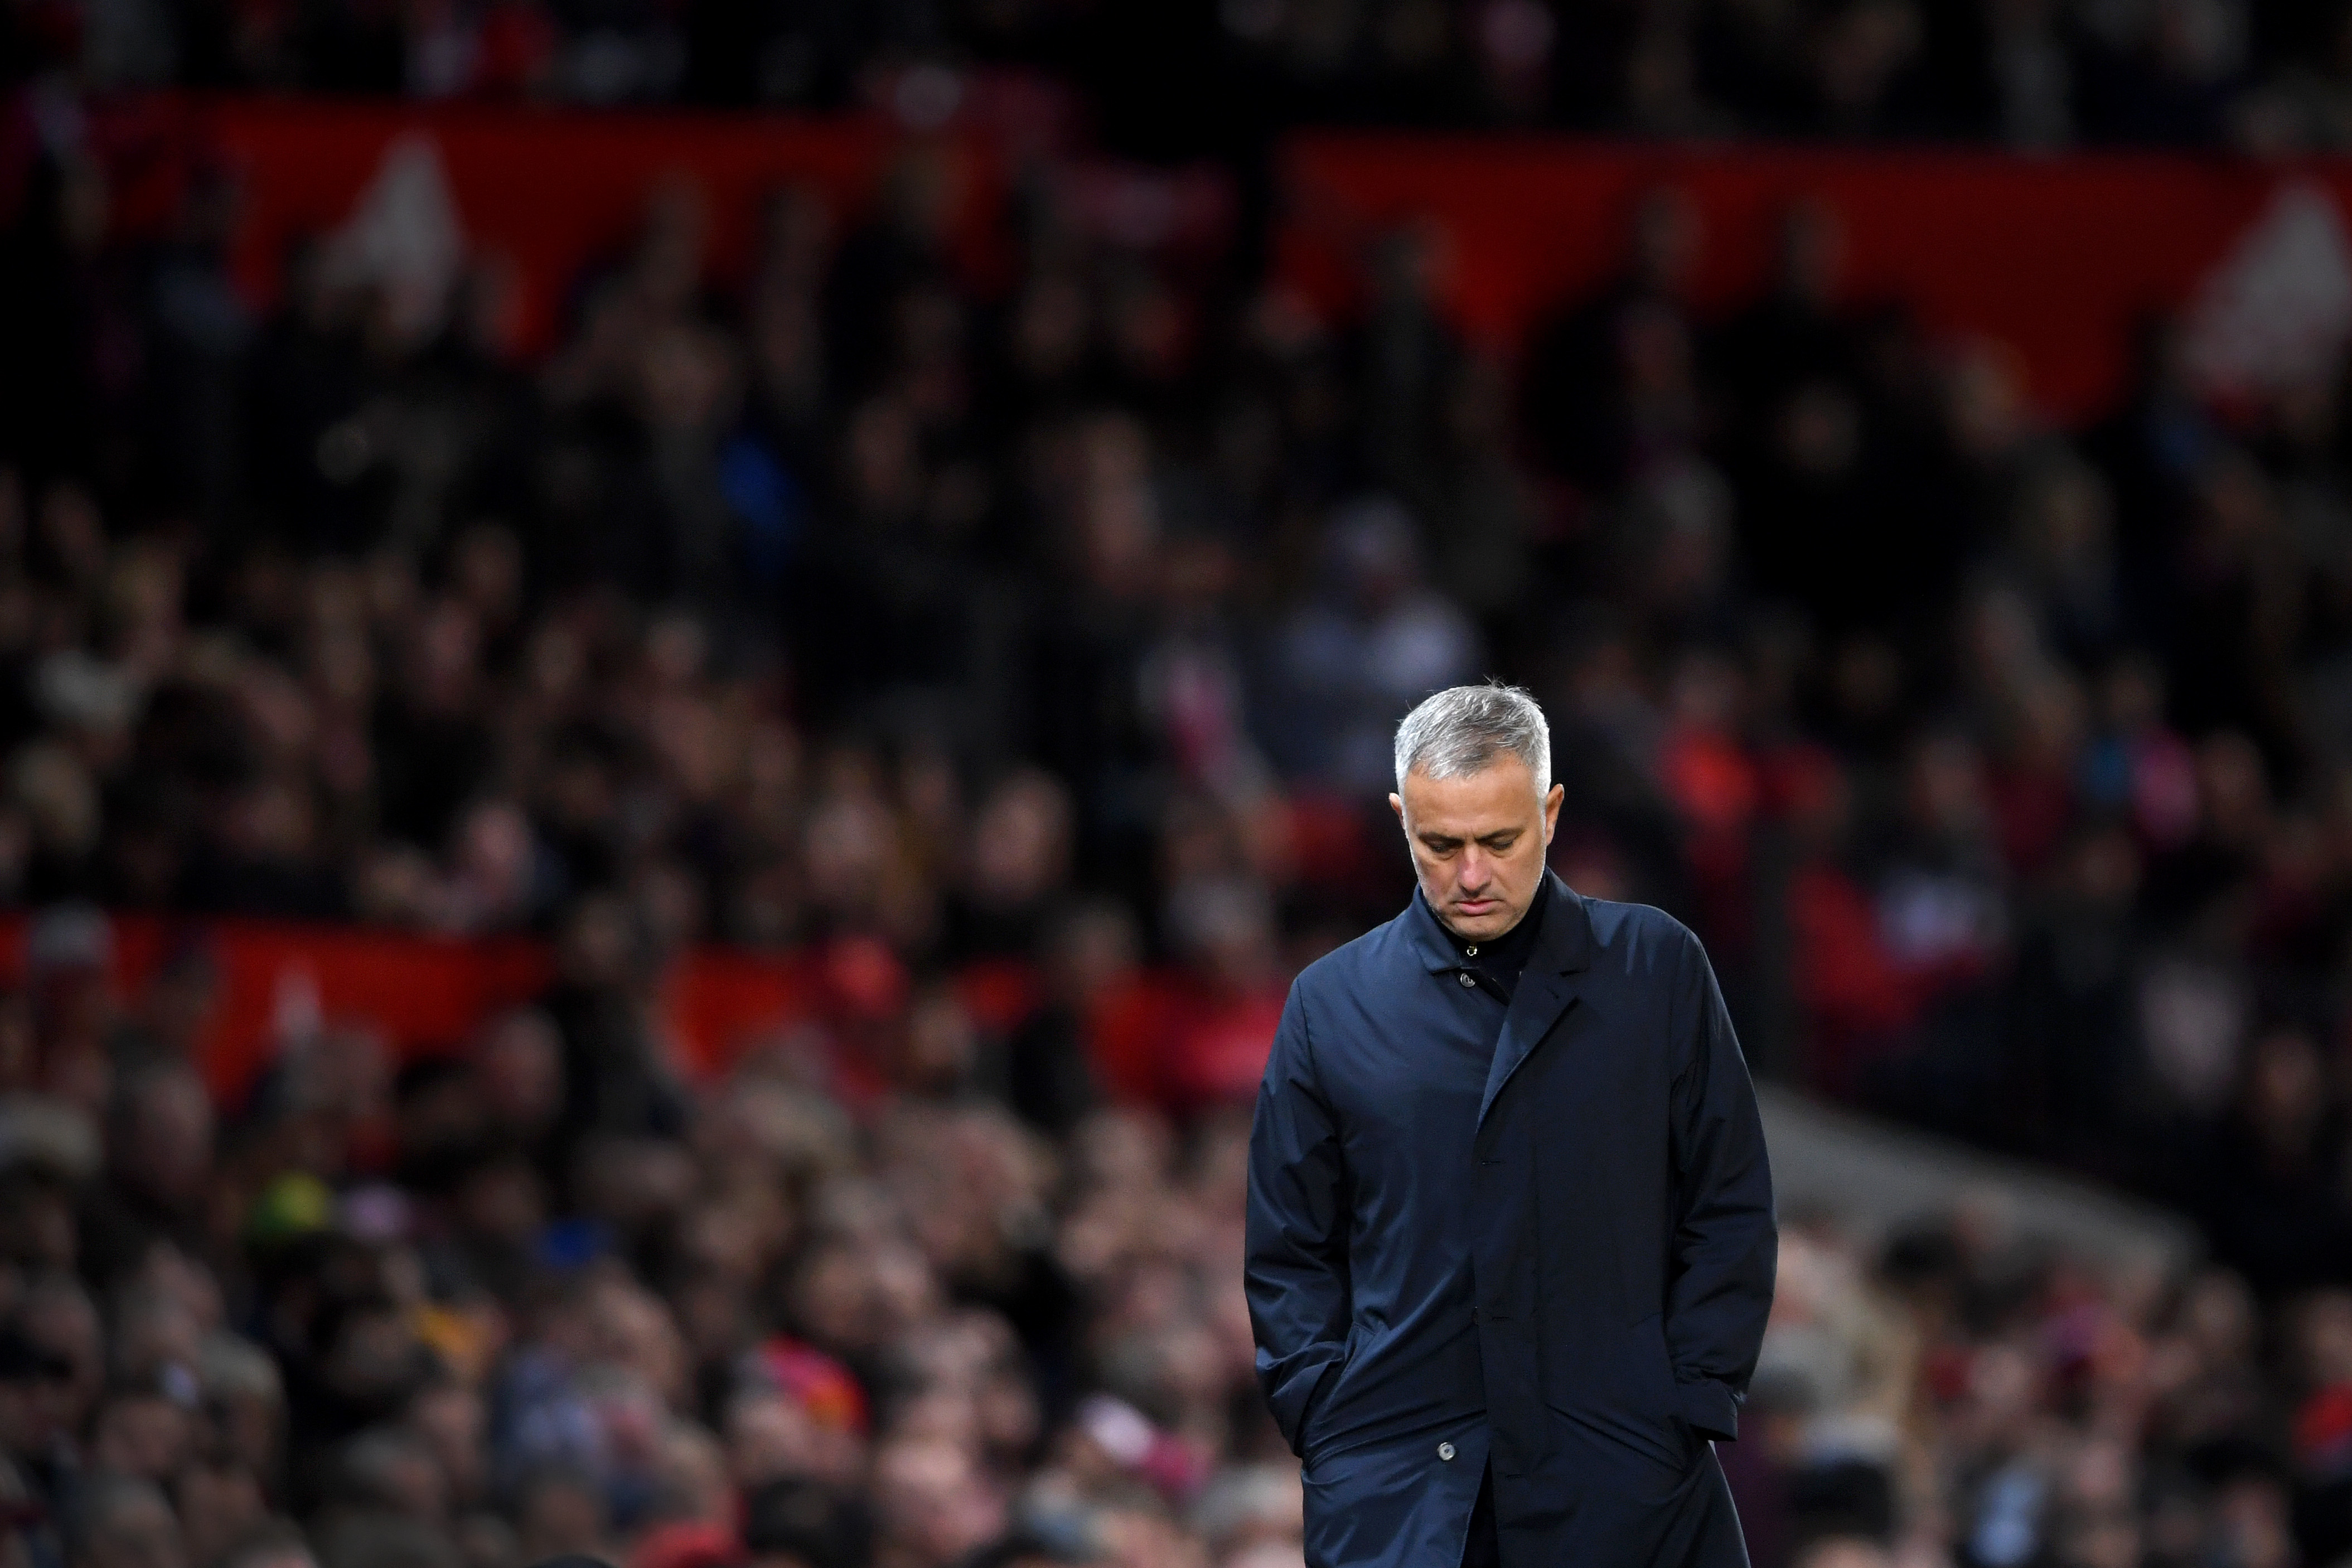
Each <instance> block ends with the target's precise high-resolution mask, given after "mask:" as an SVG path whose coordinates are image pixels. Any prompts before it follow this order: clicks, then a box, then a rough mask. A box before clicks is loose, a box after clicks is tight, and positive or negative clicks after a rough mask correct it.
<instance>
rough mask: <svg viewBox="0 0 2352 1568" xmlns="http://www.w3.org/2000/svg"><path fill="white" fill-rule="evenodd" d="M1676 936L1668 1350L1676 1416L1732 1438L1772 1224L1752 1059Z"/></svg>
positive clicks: (1769, 1273) (1770, 1257) (1707, 969)
mask: <svg viewBox="0 0 2352 1568" xmlns="http://www.w3.org/2000/svg"><path fill="white" fill-rule="evenodd" d="M1684 942H1685V950H1684V952H1683V955H1682V959H1681V962H1680V963H1679V965H1678V966H1677V973H1676V976H1675V981H1676V986H1675V1037H1676V1046H1677V1058H1676V1063H1675V1080H1674V1089H1673V1117H1674V1127H1673V1132H1672V1140H1673V1142H1672V1149H1673V1154H1674V1169H1675V1237H1674V1248H1673V1260H1672V1264H1671V1268H1670V1272H1669V1276H1668V1279H1667V1285H1666V1318H1665V1336H1666V1351H1667V1354H1668V1356H1669V1358H1670V1359H1671V1360H1672V1361H1673V1363H1674V1368H1675V1383H1676V1384H1677V1387H1676V1394H1677V1395H1678V1399H1679V1404H1680V1407H1681V1414H1682V1415H1683V1417H1684V1418H1685V1420H1687V1421H1688V1422H1689V1423H1690V1424H1691V1426H1694V1427H1696V1429H1697V1430H1699V1431H1701V1432H1703V1433H1706V1434H1707V1435H1709V1436H1717V1437H1726V1438H1729V1437H1736V1436H1738V1435H1739V1406H1740V1404H1741V1403H1742V1402H1743V1401H1744V1400H1745V1399H1746V1398H1747V1396H1748V1377H1749V1376H1750V1374H1752V1373H1754V1372H1755V1370H1756V1357H1757V1354H1758V1352H1759V1351H1760V1350H1761V1349H1762V1348H1763V1342H1764V1321H1765V1319H1766V1318H1767V1317H1768V1316H1769V1315H1770V1312H1771V1310H1772V1283H1773V1272H1774V1269H1775V1267H1776V1265H1777V1263H1778V1260H1779V1255H1780V1230H1779V1227H1778V1226H1777V1225H1776V1223H1775V1222H1774V1219H1773V1215H1772V1172H1771V1168H1770V1166H1769V1164H1768V1163H1767V1162H1766V1158H1765V1152H1764V1124H1763V1121H1762V1119H1761V1118H1760V1117H1759V1115H1758V1114H1757V1110H1756V1090H1755V1088H1754V1086H1753V1085H1752V1084H1750V1083H1749V1081H1748V1063H1747V1061H1746V1060H1745V1059H1744V1058H1742V1057H1741V1056H1740V1054H1739V1041H1738V1037H1735V1036H1734V1035H1733V1033H1732V1029H1731V1015H1730V1014H1729V1012H1727V1010H1726V1009H1725V1007H1724V1005H1723V993H1722V991H1721V990H1720V989H1719V988H1718V987H1717V984H1716V981H1715V970H1714V967H1713V966H1712V965H1710V964H1709V963H1707V960H1706V952H1705V950H1703V949H1702V948H1701V947H1700V946H1699V943H1698V939H1697V938H1696V937H1694V936H1690V935H1688V934H1687V933H1685V939H1684Z"/></svg>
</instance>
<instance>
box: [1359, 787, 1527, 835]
mask: <svg viewBox="0 0 2352 1568" xmlns="http://www.w3.org/2000/svg"><path fill="white" fill-rule="evenodd" d="M1390 798H1391V799H1394V798H1395V797H1394V796H1393V795H1391V797H1390ZM1567 798H1568V791H1567V790H1565V789H1563V788H1561V787H1560V786H1559V784H1554V785H1552V786H1551V788H1550V789H1549V791H1547V792H1546V793H1545V795H1544V842H1545V843H1546V844H1549V843H1550V842H1551V834H1552V829H1553V828H1555V827H1558V826H1559V803H1560V802H1561V801H1563V800H1565V799H1567Z"/></svg>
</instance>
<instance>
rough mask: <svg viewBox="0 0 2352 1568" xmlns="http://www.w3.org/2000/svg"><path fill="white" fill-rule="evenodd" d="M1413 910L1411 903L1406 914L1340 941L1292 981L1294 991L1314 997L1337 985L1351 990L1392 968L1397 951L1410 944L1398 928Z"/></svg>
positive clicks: (1297, 993)
mask: <svg viewBox="0 0 2352 1568" xmlns="http://www.w3.org/2000/svg"><path fill="white" fill-rule="evenodd" d="M1411 914H1412V909H1411V907H1410V906H1408V907H1407V909H1406V910H1405V912H1404V913H1403V914H1401V915H1398V916H1395V917H1394V918H1393V919H1390V920H1385V921H1381V923H1380V924H1379V925H1376V926H1374V927H1373V928H1372V929H1371V930H1370V931H1366V932H1364V934H1363V935H1361V936H1360V937H1357V938H1355V939H1353V940H1352V941H1349V942H1341V943H1340V944H1339V946H1337V947H1335V948H1333V949H1332V950H1331V951H1330V952H1327V953H1325V954H1324V955H1323V956H1322V957H1320V958H1318V959H1317V960H1315V961H1314V962H1313V963H1309V964H1308V965H1307V967H1306V968H1304V969H1302V970H1300V971H1299V972H1298V978H1297V979H1296V980H1294V981H1292V982H1291V991H1292V993H1293V994H1296V995H1301V996H1307V997H1313V996H1317V995H1320V994H1326V993H1328V992H1329V991H1330V990H1332V989H1333V988H1335V987H1336V988H1339V989H1342V990H1352V989H1353V988H1354V987H1355V986H1356V985H1358V984H1360V982H1361V981H1362V980H1363V979H1364V978H1365V977H1366V976H1367V975H1373V974H1380V973H1385V972H1386V971H1387V970H1389V969H1391V968H1393V967H1394V964H1395V959H1396V954H1397V953H1398V952H1399V951H1400V950H1401V949H1402V948H1404V947H1405V946H1407V945H1409V944H1407V943H1406V942H1404V940H1403V937H1402V933H1401V932H1400V931H1399V930H1398V928H1399V926H1400V925H1402V922H1403V921H1405V919H1406V918H1407V917H1408V916H1410V915H1411Z"/></svg>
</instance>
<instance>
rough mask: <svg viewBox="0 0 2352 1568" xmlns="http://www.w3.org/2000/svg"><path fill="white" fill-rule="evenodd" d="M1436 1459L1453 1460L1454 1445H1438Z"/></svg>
mask: <svg viewBox="0 0 2352 1568" xmlns="http://www.w3.org/2000/svg"><path fill="white" fill-rule="evenodd" d="M1437 1457H1438V1458H1441V1459H1451V1458H1454V1445H1453V1444H1451V1443H1440V1444H1439V1445H1438V1446H1437Z"/></svg>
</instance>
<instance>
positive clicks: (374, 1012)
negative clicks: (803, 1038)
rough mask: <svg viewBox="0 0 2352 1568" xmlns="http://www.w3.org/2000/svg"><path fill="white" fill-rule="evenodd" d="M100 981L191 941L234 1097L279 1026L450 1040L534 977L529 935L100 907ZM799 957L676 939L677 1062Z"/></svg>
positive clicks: (139, 972)
mask: <svg viewBox="0 0 2352 1568" xmlns="http://www.w3.org/2000/svg"><path fill="white" fill-rule="evenodd" d="M112 930H113V939H114V952H113V972H112V977H111V978H112V982H113V984H114V987H115V989H116V990H117V991H118V992H119V993H121V994H123V995H125V996H135V995H136V994H138V993H139V992H140V990H141V989H142V988H143V987H144V985H145V984H146V983H147V981H148V980H149V979H150V978H151V977H152V975H153V974H154V973H156V971H157V970H158V969H159V968H160V967H161V966H162V965H163V963H165V962H166V961H167V960H169V959H171V958H172V957H173V955H174V954H183V953H191V952H193V953H194V954H195V955H199V956H200V957H201V959H202V961H203V962H205V963H207V964H208V965H209V966H210V969H211V972H212V975H213V980H214V994H213V999H212V1006H211V1009H210V1013H209V1015H208V1016H207V1019H206V1022H205V1028H204V1032H203V1037H202V1039H201V1041H200V1046H199V1056H200V1058H201V1060H202V1064H203V1067H204V1068H205V1076H206V1078H207V1079H209V1080H210V1081H211V1083H212V1085H213V1088H214V1089H215V1092H216V1093H218V1094H219V1095H221V1096H222V1098H223V1099H224V1100H226V1101H228V1102H230V1103H234V1102H235V1101H236V1100H238V1099H239V1098H240V1097H241V1096H242V1095H243V1093H244V1090H245V1089H246V1087H247V1085H248V1084H250V1083H251V1082H252V1080H253V1078H254V1075H255V1074H256V1073H257V1072H258V1071H259V1070H260V1069H261V1068H264V1067H265V1066H267V1065H268V1062H269V1061H270V1060H271V1058H272V1057H273V1056H274V1055H275V1053H276V1052H277V1051H278V1049H279V1048H280V1047H282V1046H283V1044H284V1043H285V1042H286V1041H287V1039H288V1038H289V1037H292V1036H294V1035H296V1034H299V1032H301V1031H303V1030H306V1029H310V1028H317V1027H322V1026H323V1027H326V1028H343V1027H348V1028H356V1029H362V1030H367V1031H371V1032H373V1033H375V1034H377V1035H379V1036H381V1037H383V1040H384V1042H385V1044H386V1045H387V1046H388V1047H390V1048H391V1049H392V1051H393V1052H394V1055H395V1056H396V1057H398V1058H410V1057H417V1056H429V1055H434V1054H437V1053H442V1052H446V1051H451V1050H456V1049H459V1048H462V1047H465V1046H467V1044H469V1043H470V1042H471V1041H472V1039H473V1037H474V1036H475V1033H476V1031H477V1030H478V1029H479V1028H480V1027H481V1026H482V1024H483V1022H484V1021H485V1020H486V1019H488V1018H489V1017H491V1016H493V1015H495V1014H496V1013H497V1012H499V1010H501V1009H504V1008H508V1007H512V1006H517V1005H521V1004H523V1003H527V1002H529V1001H530V1000H531V999H532V998H534V997H536V996H537V995H538V994H540V993H541V992H542V991H543V990H545V989H546V988H547V986H548V984H549V983H550V981H551V978H552V977H553V967H552V964H551V960H550V956H549V953H548V951H547V949H546V947H545V945H544V944H543V943H541V942H535V941H532V940H530V939H528V938H523V937H508V938H495V939H490V940H487V941H461V940H457V939H455V938H438V937H420V936H403V935H398V934H395V933H391V932H385V931H366V930H362V929H360V928H357V927H336V926H304V925H289V924H280V923H277V922H272V921H241V920H205V921H187V920H173V919H170V918H168V917H163V916H156V915H121V916H117V917H115V918H114V920H113V921H112ZM25 934H26V919H25V917H23V916H21V915H15V916H7V917H0V978H4V979H5V980H6V981H7V983H9V984H20V983H21V982H22V979H23V977H24V974H25V963H24V957H25ZM811 962H812V961H811V957H810V955H808V954H805V953H801V952H793V953H788V954H781V955H766V954H759V953H751V952H737V951H730V950H725V949H706V950H701V951H698V952H690V953H688V954H687V955H685V956H684V957H682V958H680V959H679V960H678V962H677V963H675V964H673V965H672V966H671V968H670V971H669V973H667V975H665V976H664V977H663V981H662V984H661V989H660V999H659V1000H660V1005H659V1014H660V1017H659V1020H658V1022H659V1025H660V1026H661V1027H662V1028H663V1029H664V1031H665V1033H666V1034H667V1037H668V1038H669V1040H670V1041H671V1042H672V1044H673V1045H674V1046H675V1047H676V1051H677V1056H678V1058H680V1059H679V1064H678V1065H679V1066H680V1067H682V1068H685V1069H686V1070H687V1071H688V1072H690V1073H694V1074H698V1075H708V1074H710V1073H714V1072H718V1071H721V1070H723V1069H724V1068H726V1066H727V1065H728V1064H729V1063H730V1061H732V1060H733V1059H734V1058H735V1057H736V1056H737V1055H738V1054H740V1052H741V1050H742V1049H743V1047H745V1046H746V1045H747V1044H748V1043H750V1042H751V1041H752V1040H753V1039H754V1038H755V1037H759V1036H760V1035H761V1034H763V1033H765V1032H767V1031H771V1030H773V1029H776V1028H778V1027H781V1026H786V1025H789V1024H790V1023H792V1022H793V1021H794V1020H796V1019H798V1018H801V1017H803V1016H806V1015H807V1014H808V1012H809V1011H810V1010H811V1008H812V1007H813V1006H814V993H815V989H816V987H815V984H814V982H813V979H812V976H811V973H810V964H811Z"/></svg>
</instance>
